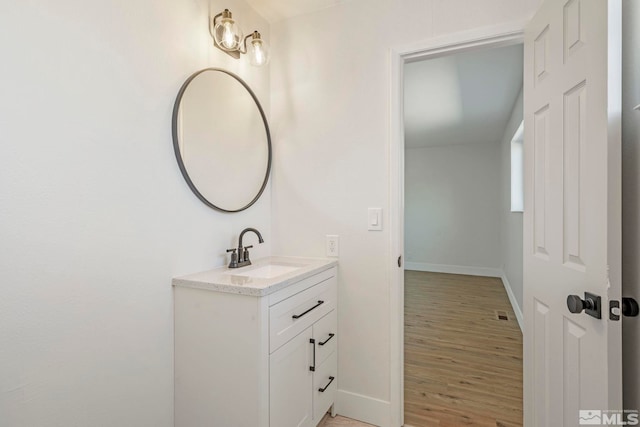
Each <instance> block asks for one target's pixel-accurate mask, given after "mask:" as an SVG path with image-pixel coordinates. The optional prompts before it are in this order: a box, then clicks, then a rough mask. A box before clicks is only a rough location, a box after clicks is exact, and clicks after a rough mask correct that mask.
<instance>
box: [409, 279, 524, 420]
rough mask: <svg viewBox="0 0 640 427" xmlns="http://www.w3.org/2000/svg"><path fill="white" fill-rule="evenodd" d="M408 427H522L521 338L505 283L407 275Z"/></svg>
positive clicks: (490, 280)
mask: <svg viewBox="0 0 640 427" xmlns="http://www.w3.org/2000/svg"><path fill="white" fill-rule="evenodd" d="M497 312H502V313H497ZM497 314H506V315H507V317H508V319H509V320H498V318H497ZM405 425H410V426H414V427H429V426H441V427H453V426H483V427H484V426H491V427H496V426H499V427H511V426H522V334H521V332H520V329H519V327H518V322H517V320H516V317H515V314H514V313H513V310H512V308H511V304H510V303H509V299H508V298H507V294H506V292H505V290H504V286H503V285H502V281H501V280H500V279H496V278H489V277H476V276H462V275H453V274H442V273H427V272H418V271H406V272H405Z"/></svg>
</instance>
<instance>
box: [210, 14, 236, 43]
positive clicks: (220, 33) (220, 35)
mask: <svg viewBox="0 0 640 427" xmlns="http://www.w3.org/2000/svg"><path fill="white" fill-rule="evenodd" d="M213 38H214V39H215V40H216V43H217V44H218V46H220V48H222V49H223V50H238V48H239V47H240V42H241V40H242V30H241V29H240V27H238V24H236V21H234V20H233V19H231V18H225V17H223V18H222V19H220V21H218V23H217V24H216V26H215V28H214V30H213Z"/></svg>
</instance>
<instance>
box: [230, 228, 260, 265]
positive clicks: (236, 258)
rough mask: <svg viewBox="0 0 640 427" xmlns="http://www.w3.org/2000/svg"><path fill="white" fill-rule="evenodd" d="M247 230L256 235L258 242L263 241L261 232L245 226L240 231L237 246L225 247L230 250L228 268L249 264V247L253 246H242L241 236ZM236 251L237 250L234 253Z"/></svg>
mask: <svg viewBox="0 0 640 427" xmlns="http://www.w3.org/2000/svg"><path fill="white" fill-rule="evenodd" d="M248 231H252V232H254V233H255V234H256V236H258V243H264V239H263V238H262V234H260V232H259V231H258V230H256V229H255V228H245V229H244V230H242V232H241V233H240V238H239V239H238V247H237V248H234V249H227V252H231V262H230V263H229V268H238V267H244V266H246V265H251V260H250V259H249V249H251V248H252V247H253V245H250V246H242V238H243V237H244V234H245V233H246V232H248ZM236 251H238V252H237V253H236Z"/></svg>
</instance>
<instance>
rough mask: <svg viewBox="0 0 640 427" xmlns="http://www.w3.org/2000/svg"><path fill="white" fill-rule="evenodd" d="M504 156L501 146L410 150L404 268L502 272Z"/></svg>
mask: <svg viewBox="0 0 640 427" xmlns="http://www.w3.org/2000/svg"><path fill="white" fill-rule="evenodd" d="M500 155H501V152H500V145H499V144H498V143H493V144H479V143H478V144H460V145H455V144H452V145H441V146H435V147H424V148H408V149H407V150H406V154H405V240H404V241H405V256H406V264H405V269H407V270H425V271H447V267H452V266H456V267H467V268H468V267H475V268H476V269H477V270H478V271H479V272H483V270H485V269H488V270H494V271H498V269H500V268H501V267H502V253H503V251H502V239H501V234H502V231H501V228H502V223H501V212H502V209H501V205H502V195H501V190H502V187H503V186H502V184H501V179H502V177H501V176H500V170H501V164H500V162H501V158H500ZM461 270H464V269H461ZM452 271H455V269H452ZM470 272H473V269H470Z"/></svg>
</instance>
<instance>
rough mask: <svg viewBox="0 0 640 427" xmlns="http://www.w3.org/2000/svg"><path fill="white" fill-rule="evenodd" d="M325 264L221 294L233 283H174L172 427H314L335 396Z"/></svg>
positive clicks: (333, 291) (330, 268)
mask: <svg viewBox="0 0 640 427" xmlns="http://www.w3.org/2000/svg"><path fill="white" fill-rule="evenodd" d="M323 261H324V263H321V262H320V261H317V263H318V265H316V266H315V267H314V268H300V269H299V270H296V271H295V272H293V273H291V274H287V275H286V276H285V277H284V278H277V277H276V278H272V279H269V280H267V279H265V280H262V281H261V280H259V279H255V278H252V279H250V280H246V281H243V280H242V279H240V280H237V281H236V282H237V283H235V285H234V284H233V283H224V284H222V285H224V286H225V288H224V290H221V286H222V285H220V282H224V281H225V280H227V281H229V282H232V281H233V277H237V276H239V275H238V274H236V275H228V276H229V277H227V278H221V277H218V278H217V279H207V280H208V281H207V280H205V281H203V280H201V279H202V277H203V276H202V275H203V274H204V273H201V274H200V276H198V277H194V276H185V277H183V278H177V279H174V296H175V299H174V309H175V313H174V316H175V362H174V364H175V425H176V427H205V426H206V427H209V426H214V427H217V426H220V427H227V426H228V427H232V426H233V427H267V426H270V427H297V426H310V427H314V426H316V425H317V424H318V423H319V422H320V420H321V419H322V417H323V416H324V414H325V413H326V412H327V410H329V409H330V408H331V406H332V405H333V403H334V398H335V394H336V393H335V392H336V387H337V336H336V334H337V267H336V266H335V264H336V263H335V261H330V260H323ZM281 262H282V261H281ZM219 270H222V271H223V272H224V274H227V273H228V271H226V270H223V269H219ZM238 270H241V269H238ZM240 273H241V272H240ZM211 276H212V277H213V276H214V274H213V273H211ZM240 277H241V276H240ZM282 280H286V283H283V282H282ZM243 282H244V283H243ZM216 284H218V285H220V286H217V285H216ZM233 286H236V287H238V288H237V289H235V292H232V291H233V290H234V288H233ZM256 294H257V295H256Z"/></svg>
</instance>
